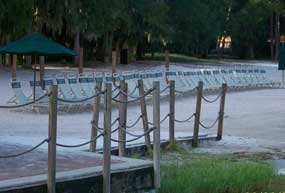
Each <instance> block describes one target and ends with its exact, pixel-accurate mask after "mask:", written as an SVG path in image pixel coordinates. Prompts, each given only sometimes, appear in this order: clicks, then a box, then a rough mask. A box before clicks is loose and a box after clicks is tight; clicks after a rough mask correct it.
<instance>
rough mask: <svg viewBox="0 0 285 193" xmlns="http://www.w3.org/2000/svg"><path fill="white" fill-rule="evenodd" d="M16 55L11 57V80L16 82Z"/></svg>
mask: <svg viewBox="0 0 285 193" xmlns="http://www.w3.org/2000/svg"><path fill="white" fill-rule="evenodd" d="M16 71H17V55H16V54H14V55H13V65H12V79H13V80H16V79H17V73H16Z"/></svg>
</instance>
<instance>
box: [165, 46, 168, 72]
mask: <svg viewBox="0 0 285 193" xmlns="http://www.w3.org/2000/svg"><path fill="white" fill-rule="evenodd" d="M165 70H169V51H168V50H166V51H165Z"/></svg>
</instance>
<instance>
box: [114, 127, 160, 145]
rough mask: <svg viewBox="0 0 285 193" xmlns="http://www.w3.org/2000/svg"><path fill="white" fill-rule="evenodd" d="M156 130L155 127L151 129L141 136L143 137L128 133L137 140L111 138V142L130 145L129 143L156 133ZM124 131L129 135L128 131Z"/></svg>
mask: <svg viewBox="0 0 285 193" xmlns="http://www.w3.org/2000/svg"><path fill="white" fill-rule="evenodd" d="M154 130H155V127H153V128H150V129H149V131H147V132H146V133H143V134H141V135H135V134H131V133H130V132H128V134H129V135H131V136H136V138H134V139H130V140H119V139H114V138H111V141H113V142H117V143H129V142H133V141H137V140H138V139H140V138H142V137H144V136H145V135H147V134H149V133H151V132H152V131H154ZM124 131H125V132H126V133H127V131H126V130H124Z"/></svg>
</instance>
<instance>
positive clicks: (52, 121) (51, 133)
mask: <svg viewBox="0 0 285 193" xmlns="http://www.w3.org/2000/svg"><path fill="white" fill-rule="evenodd" d="M56 130H57V85H52V86H51V94H50V96H49V125H48V138H49V143H48V181H47V189H48V193H55V192H56Z"/></svg>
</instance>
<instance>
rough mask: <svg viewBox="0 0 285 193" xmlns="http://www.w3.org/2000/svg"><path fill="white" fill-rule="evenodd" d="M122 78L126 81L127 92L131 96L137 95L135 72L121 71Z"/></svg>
mask: <svg viewBox="0 0 285 193" xmlns="http://www.w3.org/2000/svg"><path fill="white" fill-rule="evenodd" d="M122 79H123V80H125V82H126V83H128V93H129V94H131V95H132V96H138V95H139V92H138V88H137V79H136V78H135V74H134V73H133V72H123V73H122Z"/></svg>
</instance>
